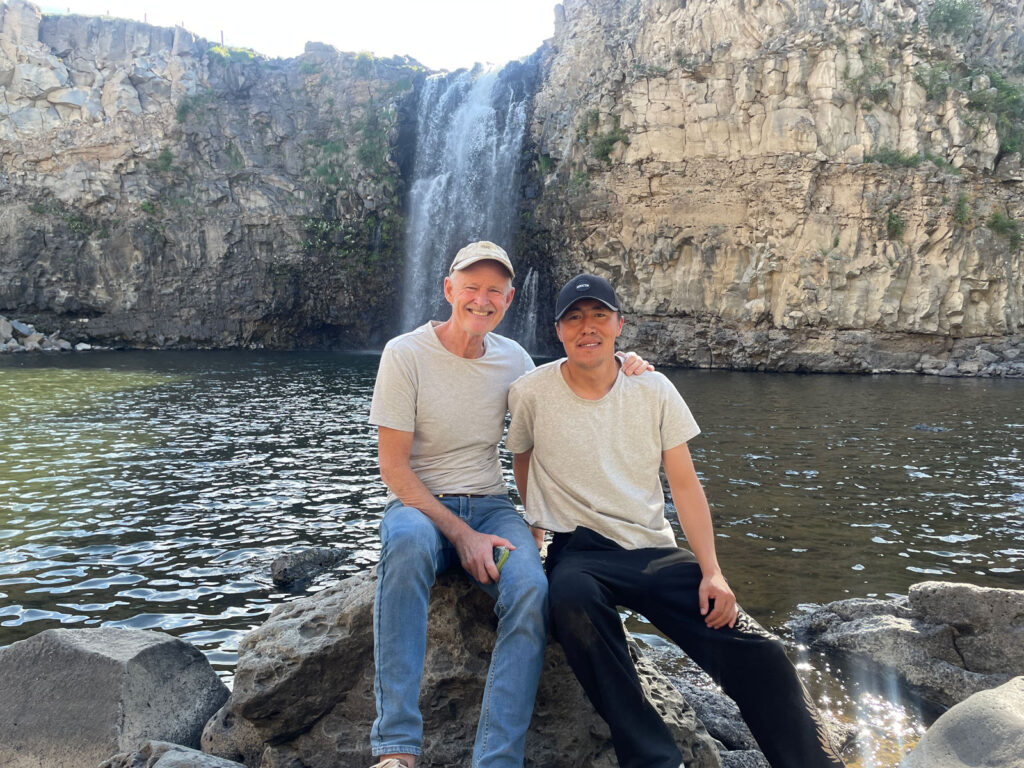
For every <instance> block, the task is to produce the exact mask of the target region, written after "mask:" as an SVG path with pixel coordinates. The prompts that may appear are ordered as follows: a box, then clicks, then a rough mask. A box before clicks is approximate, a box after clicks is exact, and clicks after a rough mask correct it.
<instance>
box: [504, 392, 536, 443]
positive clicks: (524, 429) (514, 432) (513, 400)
mask: <svg viewBox="0 0 1024 768" xmlns="http://www.w3.org/2000/svg"><path fill="white" fill-rule="evenodd" d="M508 411H509V413H510V414H512V421H511V422H509V425H508V435H507V436H506V437H505V448H506V450H508V451H510V452H512V453H523V452H524V451H528V450H530V449H531V448H533V408H532V407H531V406H530V403H529V397H528V396H525V395H524V394H523V392H522V388H521V387H517V386H516V382H513V384H512V387H511V388H510V389H509V391H508Z"/></svg>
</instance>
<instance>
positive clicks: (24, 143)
mask: <svg viewBox="0 0 1024 768" xmlns="http://www.w3.org/2000/svg"><path fill="white" fill-rule="evenodd" d="M420 77H422V73H421V68H420V67H418V66H417V65H416V64H415V62H412V61H411V60H404V59H403V60H399V59H392V60H378V59H374V58H373V57H371V56H368V55H365V54H364V55H354V54H342V53H338V52H337V51H335V50H334V49H332V48H329V47H327V46H322V45H315V44H310V45H308V46H307V48H306V51H305V53H304V54H303V55H302V56H299V57H298V58H296V59H289V60H285V61H280V60H268V59H265V58H263V57H260V56H258V55H256V54H254V53H253V52H251V51H247V50H241V49H228V48H224V47H222V46H211V45H209V44H208V43H206V42H205V41H203V40H201V39H197V38H195V37H193V36H192V35H191V34H189V33H188V32H186V31H185V30H183V29H180V28H178V29H174V30H169V29H159V28H155V27H151V26H148V25H146V24H140V23H136V22H130V21H124V20H111V19H96V18H85V17H78V16H52V17H51V16H45V17H44V16H41V15H40V14H39V11H38V10H37V9H36V8H35V7H33V6H31V5H28V4H27V3H24V2H22V1H21V0H12V2H10V3H9V4H7V5H6V6H3V7H0V94H2V96H3V102H2V103H3V107H2V109H0V140H2V147H3V149H2V150H0V248H2V250H3V253H4V256H3V259H2V260H0V306H3V307H4V308H5V309H7V310H9V311H10V313H11V314H13V315H16V316H19V317H23V318H25V319H28V320H32V321H35V322H36V323H37V324H38V325H40V327H44V328H45V327H48V326H56V327H63V332H64V334H65V335H70V336H71V337H72V338H74V336H75V335H78V336H87V337H89V338H93V339H100V340H104V341H105V342H110V343H120V344H129V345H135V344H138V345H165V344H166V345H176V346H195V345H198V346H235V345H250V346H277V347H291V346H297V345H311V344H346V345H350V346H357V345H365V344H367V343H369V342H371V341H372V340H374V339H375V338H377V337H379V336H380V335H381V334H382V333H383V331H382V327H383V326H384V325H385V321H384V318H386V317H388V316H389V315H390V313H391V308H392V302H393V298H394V295H395V292H396V282H397V279H398V276H399V275H400V274H401V270H400V254H401V243H400V233H401V215H400V200H399V198H400V194H401V171H400V167H399V161H400V159H401V148H400V144H401V139H402V136H401V131H402V119H403V111H404V110H405V109H406V104H407V102H408V100H409V99H410V97H411V95H412V93H413V91H414V84H415V81H416V80H417V78H420Z"/></svg>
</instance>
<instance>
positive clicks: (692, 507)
mask: <svg viewBox="0 0 1024 768" xmlns="http://www.w3.org/2000/svg"><path fill="white" fill-rule="evenodd" d="M663 458H664V463H665V475H666V476H667V477H668V484H669V488H671V490H672V501H673V502H674V503H675V507H676V516H677V517H678V518H679V525H681V526H682V528H683V533H684V534H685V535H686V543H687V544H688V545H689V546H690V549H691V551H692V552H693V554H694V555H695V556H696V557H697V562H698V563H699V564H700V570H701V573H703V574H704V575H705V576H710V575H712V574H714V573H721V572H722V569H721V567H720V566H719V564H718V554H717V552H716V551H715V533H714V528H713V526H712V524H711V508H710V507H709V506H708V500H707V497H706V496H705V495H704V488H703V487H701V484H700V479H699V478H698V477H697V472H696V470H694V468H693V462H692V461H691V459H690V452H689V450H688V449H687V448H686V446H685V445H683V446H680V447H679V448H675V449H672V450H670V451H666V452H665V453H664V455H663Z"/></svg>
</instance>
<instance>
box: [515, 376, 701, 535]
mask: <svg viewBox="0 0 1024 768" xmlns="http://www.w3.org/2000/svg"><path fill="white" fill-rule="evenodd" d="M563 362H564V360H556V361H555V362H553V363H548V364H546V365H542V366H540V367H539V368H537V369H536V370H535V371H533V372H532V373H530V374H528V375H526V376H523V378H521V379H519V380H518V381H517V382H516V383H515V384H513V385H512V389H511V390H510V391H509V409H510V410H511V412H512V423H511V425H510V426H509V428H508V437H507V438H506V440H505V447H506V448H508V450H510V451H512V452H513V453H522V452H524V451H527V450H529V449H530V448H533V455H532V456H531V458H530V477H529V483H528V484H527V498H526V519H527V520H528V521H529V522H530V524H531V525H534V526H537V527H539V528H545V529H547V530H550V531H561V532H569V531H572V530H574V529H575V528H576V527H577V526H580V525H582V526H585V527H587V528H590V529H592V530H594V531H597V532H598V533H600V534H601V535H603V536H607V537H608V538H610V539H612V540H614V541H616V542H618V543H619V544H620V545H622V546H623V547H625V548H626V549H640V548H643V547H674V546H675V545H676V540H675V536H674V535H673V533H672V527H671V525H670V524H669V521H668V520H667V519H666V517H665V495H664V493H663V492H662V490H661V478H660V476H659V474H658V470H659V469H660V468H661V454H662V452H663V451H666V450H668V449H670V448H675V447H676V446H678V445H681V444H682V443H685V442H686V441H688V440H690V439H692V438H693V437H695V436H697V435H698V434H700V428H699V427H698V426H697V422H695V421H694V419H693V416H692V415H691V414H690V409H689V408H687V406H686V403H685V402H683V398H682V397H681V396H680V394H679V392H678V391H677V390H676V388H675V387H674V386H673V385H672V382H670V381H669V380H668V379H667V378H665V377H664V376H663V375H662V374H660V373H645V374H643V375H641V376H626V375H625V374H623V373H622V371H619V375H618V378H617V379H616V380H615V384H614V385H613V386H612V388H611V390H610V391H609V392H608V394H606V395H605V396H604V397H602V398H601V399H600V400H585V399H583V398H581V397H579V396H578V395H577V394H575V393H574V392H573V391H572V390H571V389H570V388H569V385H568V384H566V382H565V379H564V378H563V377H562V372H561V366H562V363H563Z"/></svg>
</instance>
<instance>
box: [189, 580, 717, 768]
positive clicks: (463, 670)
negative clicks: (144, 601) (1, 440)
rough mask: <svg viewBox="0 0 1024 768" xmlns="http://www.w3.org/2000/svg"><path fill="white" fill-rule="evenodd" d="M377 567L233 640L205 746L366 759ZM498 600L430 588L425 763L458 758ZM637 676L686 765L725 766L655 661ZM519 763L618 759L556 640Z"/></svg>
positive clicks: (258, 762) (254, 763) (299, 759)
mask: <svg viewBox="0 0 1024 768" xmlns="http://www.w3.org/2000/svg"><path fill="white" fill-rule="evenodd" d="M375 587H376V577H375V573H373V572H370V573H366V574H360V575H357V576H354V577H352V578H349V579H345V580H344V581H342V582H340V583H339V584H338V585H337V586H335V587H332V588H330V589H327V590H324V591H322V592H318V593H317V594H315V595H312V596H310V597H308V598H303V599H301V600H296V601H294V602H292V603H288V604H286V605H283V606H281V607H279V608H278V609H277V610H275V612H274V613H273V614H272V615H271V617H270V619H269V620H268V621H267V622H266V623H265V624H263V626H261V627H259V628H257V629H255V630H253V631H252V632H250V633H249V634H248V635H247V636H246V637H245V638H244V639H243V640H242V642H241V644H240V646H239V657H238V668H237V672H236V676H235V687H234V691H233V692H232V694H231V698H230V699H229V700H228V702H227V703H226V704H225V705H224V707H223V708H222V709H221V710H220V712H218V713H217V715H216V717H214V718H213V720H211V721H210V723H209V724H208V725H207V727H206V730H205V732H204V733H203V742H202V743H203V750H204V751H205V752H208V753H211V754H215V755H219V756H223V757H226V758H228V759H231V760H236V761H240V762H244V763H245V764H246V765H247V766H249V768H259V767H260V766H283V765H303V766H307V767H308V768H336V766H350V765H352V766H358V765H369V764H370V763H372V762H373V760H372V759H371V758H370V750H369V737H370V725H371V723H372V721H373V718H374V716H375V707H374V695H373V631H372V615H373V599H374V590H375ZM493 609H494V605H493V601H492V600H491V599H490V598H489V597H488V596H487V595H486V594H484V593H483V592H482V591H481V590H479V589H477V588H475V587H474V586H473V585H472V584H470V583H469V581H468V580H466V579H464V578H460V577H452V576H448V577H442V578H441V579H439V580H438V584H437V585H436V586H435V587H434V590H433V592H432V593H431V600H430V626H429V631H428V638H427V654H426V663H425V669H424V676H423V685H422V689H421V695H420V702H419V703H420V709H421V711H422V713H423V720H424V744H423V748H424V749H423V756H422V757H421V759H420V760H419V761H418V763H417V765H419V766H421V768H439V767H440V766H465V765H468V764H469V762H470V759H471V752H472V748H473V738H474V734H475V731H476V725H477V720H478V718H479V713H480V700H481V698H482V695H483V686H484V681H485V679H486V675H487V667H488V664H489V661H490V652H491V648H492V646H493V645H494V631H495V625H496V619H495V616H494V610H493ZM637 667H638V669H639V671H640V674H641V678H642V679H643V681H644V683H645V685H646V686H647V688H648V692H649V695H650V696H651V698H652V700H653V701H654V703H655V705H656V706H657V707H658V709H659V711H662V712H664V713H666V720H667V722H668V723H669V726H670V728H671V729H672V731H673V733H674V734H675V735H676V739H677V743H678V744H679V745H680V748H681V749H682V751H683V755H684V757H685V758H686V764H687V766H692V767H693V768H715V767H716V766H719V765H720V761H719V757H718V750H717V748H716V745H715V742H714V741H713V739H712V738H711V737H710V736H709V735H708V734H707V732H706V731H705V729H704V727H703V725H701V724H700V722H699V721H698V720H697V718H696V716H695V714H694V712H693V710H692V709H691V708H690V707H689V705H687V704H686V702H685V701H684V700H683V699H682V697H681V696H680V695H679V694H678V693H677V692H676V691H675V689H674V688H673V686H672V684H671V682H669V681H668V679H667V678H665V677H664V676H663V675H662V674H661V673H660V672H658V670H657V669H656V668H655V666H654V665H653V664H652V663H651V662H650V661H648V660H647V659H644V658H642V657H641V658H639V659H638V660H637ZM526 765H528V766H535V767H536V768H541V767H542V766H543V767H547V766H554V765H586V766H594V767H595V768H611V767H612V766H614V765H615V758H614V753H613V750H612V746H611V741H610V737H609V733H608V729H607V727H606V726H605V724H604V722H603V721H602V720H601V718H600V717H599V716H598V715H597V713H596V712H594V709H593V707H592V706H591V705H590V703H589V701H587V699H586V697H585V696H584V694H583V691H582V689H581V688H580V686H579V684H578V683H577V682H576V679H575V677H574V676H573V674H572V672H571V670H570V669H569V667H568V665H567V664H566V661H565V656H564V655H563V653H562V650H561V647H560V646H558V645H557V644H551V645H549V647H548V652H547V656H546V658H545V660H544V672H543V674H542V677H541V684H540V689H539V691H538V693H537V701H536V706H535V708H534V715H533V720H532V722H531V725H530V731H529V733H528V735H527V739H526Z"/></svg>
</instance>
